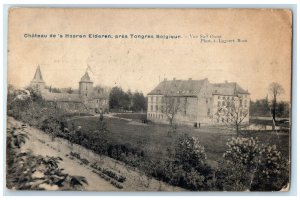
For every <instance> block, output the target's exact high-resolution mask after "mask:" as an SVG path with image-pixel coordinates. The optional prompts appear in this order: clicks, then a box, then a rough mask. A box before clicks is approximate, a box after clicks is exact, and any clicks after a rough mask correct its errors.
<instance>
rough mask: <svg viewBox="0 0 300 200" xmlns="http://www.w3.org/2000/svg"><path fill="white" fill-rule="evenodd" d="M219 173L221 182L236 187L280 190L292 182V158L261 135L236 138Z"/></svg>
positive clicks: (228, 144) (226, 188)
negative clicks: (289, 159)
mask: <svg viewBox="0 0 300 200" xmlns="http://www.w3.org/2000/svg"><path fill="white" fill-rule="evenodd" d="M223 156H224V159H225V161H224V162H223V163H221V167H220V169H219V170H218V172H217V173H216V176H217V179H218V180H217V186H218V188H219V189H221V190H232V191H244V190H251V191H266V190H268V191H277V190H280V189H281V188H283V187H284V186H285V185H286V184H287V183H288V162H287V160H286V159H284V158H283V157H282V156H281V153H280V152H279V151H278V150H277V148H276V146H275V145H273V146H270V145H265V144H259V142H258V139H257V138H255V139H254V138H240V137H237V138H232V140H231V141H229V142H228V143H227V150H226V152H225V153H224V155H223Z"/></svg>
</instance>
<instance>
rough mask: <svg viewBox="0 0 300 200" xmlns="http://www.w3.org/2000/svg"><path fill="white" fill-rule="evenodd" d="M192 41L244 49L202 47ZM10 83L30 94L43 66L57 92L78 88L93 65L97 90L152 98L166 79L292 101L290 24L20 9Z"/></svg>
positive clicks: (220, 15) (13, 19)
mask: <svg viewBox="0 0 300 200" xmlns="http://www.w3.org/2000/svg"><path fill="white" fill-rule="evenodd" d="M35 33H36V34H47V35H48V36H49V34H56V35H57V34H62V35H65V34H83V35H86V34H90V33H91V34H112V35H116V34H127V35H129V34H148V35H156V34H161V35H169V34H170V35H180V36H181V38H180V39H168V40H166V39H130V38H128V39H92V38H82V39H80V38H78V39H68V38H55V39H53V38H49V37H48V38H43V39H41V38H25V37H24V34H35ZM190 34H193V35H196V36H200V35H203V36H204V35H214V36H221V39H222V40H232V39H234V40H235V41H236V40H237V39H243V40H247V42H244V43H237V42H235V43H225V44H224V43H219V41H218V40H217V42H216V43H203V42H201V40H200V39H199V38H194V39H192V38H190ZM8 56H9V57H8V83H10V84H13V85H15V86H17V87H24V86H26V85H28V84H29V82H30V81H31V79H32V78H33V75H34V72H35V70H36V67H37V66H38V65H40V67H41V70H42V74H43V77H44V80H45V81H46V84H47V85H52V87H73V88H78V81H79V80H80V78H81V76H82V75H83V74H84V73H85V70H86V68H87V66H88V65H89V66H90V67H91V69H92V71H93V74H92V76H93V79H94V81H95V83H96V84H101V85H105V86H115V85H116V86H121V87H122V88H123V89H124V90H127V89H131V90H132V91H135V90H138V91H142V92H143V93H144V94H147V93H148V92H150V91H151V90H152V89H153V88H154V87H155V86H156V85H157V84H158V83H159V80H162V79H163V78H167V79H173V77H176V79H188V78H192V79H204V78H206V77H207V78H208V79H209V81H210V82H212V83H215V82H224V81H225V80H228V81H230V82H237V83H239V84H240V85H241V86H242V87H243V88H244V89H248V91H249V92H250V93H251V99H253V100H255V99H258V98H264V97H265V96H266V94H267V88H268V85H269V84H270V83H271V82H278V83H280V84H281V85H282V86H283V87H284V89H285V94H284V95H282V98H283V99H285V100H287V99H289V96H290V84H291V83H290V80H291V16H290V13H289V12H288V11H278V10H277V11H276V10H273V11H272V10H232V9H231V10H196V9H194V10H158V9H155V10H153V9H152V10H144V9H141V10H126V9H122V10H120V9H115V10H113V11H112V10H97V9H90V10H87V9H85V10H84V9H82V10H78V9H77V10H71V9H60V10H50V9H27V10H19V9H15V10H13V11H11V13H10V18H9V53H8Z"/></svg>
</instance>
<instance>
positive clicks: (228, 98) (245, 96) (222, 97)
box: [218, 94, 247, 100]
mask: <svg viewBox="0 0 300 200" xmlns="http://www.w3.org/2000/svg"><path fill="white" fill-rule="evenodd" d="M240 97H241V98H247V95H246V94H245V95H240ZM218 99H223V100H225V99H227V100H230V99H231V100H234V97H233V96H231V97H229V96H227V97H225V96H218Z"/></svg>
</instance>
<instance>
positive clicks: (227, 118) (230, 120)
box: [215, 96, 249, 136]
mask: <svg viewBox="0 0 300 200" xmlns="http://www.w3.org/2000/svg"><path fill="white" fill-rule="evenodd" d="M222 105H223V106H221V107H220V108H219V109H218V110H217V113H216V114H215V115H216V117H217V120H218V121H221V122H222V123H223V124H225V125H226V126H227V127H229V128H232V127H233V128H235V130H236V134H237V136H238V135H239V132H240V127H241V125H242V123H243V121H244V119H245V118H246V117H247V116H248V114H249V113H248V109H247V107H245V106H244V105H243V99H242V97H239V96H236V97H232V98H231V97H228V98H226V99H225V100H224V101H223V104H222Z"/></svg>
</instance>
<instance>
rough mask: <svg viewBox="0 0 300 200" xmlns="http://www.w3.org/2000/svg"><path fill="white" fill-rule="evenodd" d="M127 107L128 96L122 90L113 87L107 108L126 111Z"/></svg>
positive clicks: (128, 103) (128, 102)
mask: <svg viewBox="0 0 300 200" xmlns="http://www.w3.org/2000/svg"><path fill="white" fill-rule="evenodd" d="M129 105H130V99H129V95H128V94H127V93H125V92H124V91H123V90H122V88H120V87H113V88H112V90H111V91H110V94H109V107H110V108H111V109H128V108H129Z"/></svg>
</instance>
